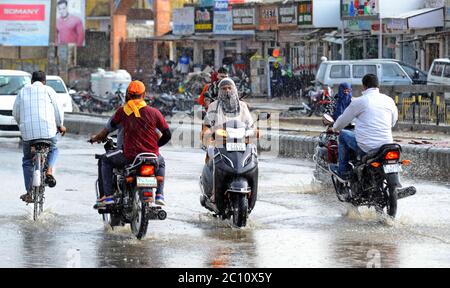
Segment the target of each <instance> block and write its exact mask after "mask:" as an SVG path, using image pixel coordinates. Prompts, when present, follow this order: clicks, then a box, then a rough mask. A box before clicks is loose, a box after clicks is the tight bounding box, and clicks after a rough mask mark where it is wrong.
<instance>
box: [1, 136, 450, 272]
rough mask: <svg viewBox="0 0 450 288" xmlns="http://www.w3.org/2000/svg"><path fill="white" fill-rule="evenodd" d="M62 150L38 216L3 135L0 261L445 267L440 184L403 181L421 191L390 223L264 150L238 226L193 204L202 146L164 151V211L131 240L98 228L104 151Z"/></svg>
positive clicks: (448, 242)
mask: <svg viewBox="0 0 450 288" xmlns="http://www.w3.org/2000/svg"><path fill="white" fill-rule="evenodd" d="M59 147H60V157H59V159H58V164H57V168H56V175H55V177H56V179H57V181H58V185H57V186H56V188H54V189H48V188H47V190H46V202H45V207H44V210H45V211H44V214H43V215H41V218H40V219H39V221H38V222H37V223H35V222H34V221H33V220H32V206H31V205H29V206H26V205H25V204H24V203H23V202H22V201H21V200H19V196H20V195H21V194H23V193H24V188H23V177H22V167H21V157H22V153H21V150H19V149H18V148H17V140H16V139H0V153H1V154H0V155H1V156H0V159H1V166H0V180H1V183H2V187H1V188H0V191H1V193H0V203H1V206H2V208H1V209H0V211H1V212H0V242H1V243H2V245H0V255H1V256H2V257H0V267H255V268H256V267H257V268H260V267H261V268H262V267H450V186H449V185H445V184H439V183H431V182H425V181H422V180H420V181H419V180H416V181H415V180H413V179H403V184H404V185H405V186H406V185H415V186H416V187H417V190H418V192H417V195H415V196H413V197H410V198H407V199H403V200H400V201H399V207H398V213H397V218H396V220H395V221H391V220H385V219H379V218H377V216H376V215H375V211H372V210H368V209H364V208H363V209H360V212H359V213H358V212H357V211H355V210H353V209H349V207H347V206H345V205H343V204H340V203H339V202H338V200H337V198H336V197H335V195H334V192H333V190H332V188H331V187H326V186H320V185H318V184H314V183H312V175H313V169H314V166H313V164H312V162H307V161H299V160H293V159H281V158H271V157H269V156H267V155H264V154H263V155H262V156H261V158H260V192H259V195H258V196H259V199H258V202H257V203H256V207H255V210H254V211H253V212H252V214H251V215H250V218H249V223H248V225H247V227H246V228H244V229H235V228H231V225H230V223H228V222H224V221H221V220H219V219H216V218H214V217H213V216H212V214H211V213H209V212H208V211H207V210H206V209H204V208H203V207H201V205H200V202H199V194H200V188H199V184H198V180H199V176H200V174H201V170H202V165H203V159H204V153H203V151H201V150H194V149H181V148H166V149H163V150H162V154H163V156H164V157H165V159H166V167H167V168H166V171H167V172H166V188H165V191H166V193H165V194H166V202H167V204H168V206H167V210H166V211H167V212H168V218H167V219H166V220H165V221H151V222H150V224H149V228H148V232H147V236H146V237H145V239H143V240H142V241H139V240H136V239H134V237H133V236H132V234H131V231H130V228H129V226H128V225H127V226H124V227H120V228H118V229H115V230H114V231H113V230H111V229H110V228H104V225H103V223H102V221H101V217H100V215H98V214H97V212H96V211H95V210H94V209H92V206H93V204H94V201H95V189H94V183H95V181H96V178H97V166H96V160H95V159H94V156H93V155H94V154H95V153H102V149H103V147H102V146H101V145H96V146H92V145H90V144H88V143H86V141H85V139H84V138H77V137H73V136H70V137H66V138H64V139H63V140H62V141H61V142H60V144H59Z"/></svg>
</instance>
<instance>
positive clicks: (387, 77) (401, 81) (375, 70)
mask: <svg viewBox="0 0 450 288" xmlns="http://www.w3.org/2000/svg"><path fill="white" fill-rule="evenodd" d="M405 67H406V68H407V69H408V68H409V69H408V71H409V72H410V73H411V72H412V74H413V75H412V77H411V76H410V73H408V72H406V71H405ZM411 68H412V69H414V67H412V66H409V65H407V64H405V63H402V62H400V61H398V60H391V59H370V60H344V61H324V62H322V64H321V65H320V67H319V71H318V73H317V76H316V84H318V85H328V86H336V85H339V84H341V83H343V82H347V83H350V84H352V85H361V84H362V78H363V77H364V75H366V74H369V73H371V74H375V75H377V76H378V78H379V79H380V85H381V86H399V85H412V84H419V82H421V81H422V82H423V80H424V78H423V77H424V75H423V74H422V76H420V75H421V73H420V70H419V69H416V70H413V71H411V70H410V69H411ZM422 73H424V72H422ZM420 77H422V78H420ZM413 79H414V80H413ZM420 79H422V80H420ZM422 84H423V83H422Z"/></svg>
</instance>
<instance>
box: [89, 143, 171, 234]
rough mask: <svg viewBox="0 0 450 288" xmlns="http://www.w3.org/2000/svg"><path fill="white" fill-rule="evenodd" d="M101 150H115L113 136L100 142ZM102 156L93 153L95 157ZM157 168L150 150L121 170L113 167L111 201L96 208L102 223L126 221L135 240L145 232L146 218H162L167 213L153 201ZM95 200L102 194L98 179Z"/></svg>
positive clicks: (165, 216) (121, 223)
mask: <svg viewBox="0 0 450 288" xmlns="http://www.w3.org/2000/svg"><path fill="white" fill-rule="evenodd" d="M104 143H105V145H104V148H105V151H106V152H108V151H112V150H115V149H116V143H115V141H114V140H113V138H111V137H108V138H107V139H106V140H105V141H104ZM102 156H103V155H99V154H96V155H95V159H97V160H98V159H101V157H102ZM157 169H158V156H157V155H155V154H152V153H141V154H139V155H137V156H136V158H135V159H134V161H133V163H132V164H130V165H128V166H126V167H125V168H124V169H114V179H113V183H114V196H115V203H114V204H112V205H109V206H106V207H104V208H99V209H98V213H99V214H100V215H102V218H103V221H104V223H105V224H106V225H109V226H111V228H114V227H116V226H125V224H127V223H129V224H130V226H131V231H132V233H133V235H134V236H135V237H136V238H137V239H142V238H143V237H144V236H145V234H146V233H147V227H148V223H149V221H150V220H165V219H166V218H167V212H166V211H165V210H164V209H163V208H162V207H161V206H159V205H156V204H155V196H156V190H157V188H158V181H157V178H156V176H155V172H156V171H157ZM96 194H97V195H96V196H97V199H98V198H100V197H102V196H103V195H100V192H99V181H98V180H97V182H96Z"/></svg>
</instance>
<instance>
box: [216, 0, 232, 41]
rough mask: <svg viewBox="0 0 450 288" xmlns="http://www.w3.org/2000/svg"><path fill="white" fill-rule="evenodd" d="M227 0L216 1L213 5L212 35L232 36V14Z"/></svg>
mask: <svg viewBox="0 0 450 288" xmlns="http://www.w3.org/2000/svg"><path fill="white" fill-rule="evenodd" d="M229 8H231V7H230V6H229V5H228V0H217V1H216V2H215V5H214V29H213V30H214V31H213V32H214V33H215V34H233V14H232V13H231V9H229Z"/></svg>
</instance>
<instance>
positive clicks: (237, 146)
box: [227, 143, 247, 152]
mask: <svg viewBox="0 0 450 288" xmlns="http://www.w3.org/2000/svg"><path fill="white" fill-rule="evenodd" d="M246 148H247V147H246V146H245V143H227V151H229V152H245V150H246Z"/></svg>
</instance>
